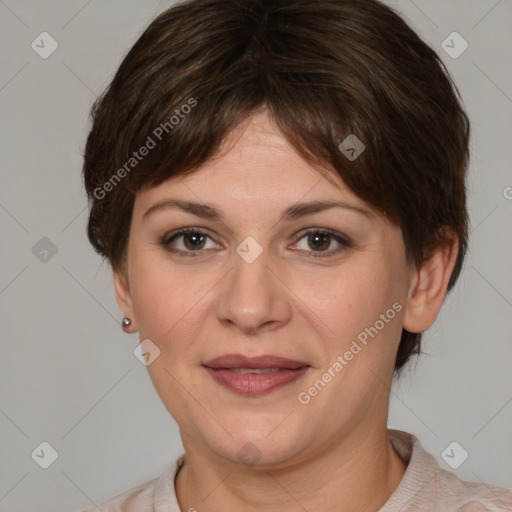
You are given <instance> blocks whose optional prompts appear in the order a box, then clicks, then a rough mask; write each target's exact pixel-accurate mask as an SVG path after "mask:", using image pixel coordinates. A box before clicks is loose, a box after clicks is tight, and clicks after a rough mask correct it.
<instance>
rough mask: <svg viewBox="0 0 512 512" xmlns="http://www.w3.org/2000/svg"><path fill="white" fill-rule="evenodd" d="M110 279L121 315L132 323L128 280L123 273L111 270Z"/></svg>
mask: <svg viewBox="0 0 512 512" xmlns="http://www.w3.org/2000/svg"><path fill="white" fill-rule="evenodd" d="M112 278H113V281H114V291H115V295H116V301H117V305H118V306H119V309H120V310H121V312H122V313H123V316H125V317H128V318H131V319H132V322H133V321H134V320H135V318H134V313H133V306H132V297H131V292H130V285H129V282H128V278H127V276H125V274H124V272H122V271H120V270H112Z"/></svg>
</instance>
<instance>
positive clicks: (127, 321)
mask: <svg viewBox="0 0 512 512" xmlns="http://www.w3.org/2000/svg"><path fill="white" fill-rule="evenodd" d="M130 325H132V319H131V318H128V317H126V316H125V317H124V318H123V321H122V322H121V327H122V329H123V331H126V330H127V329H128V327H130Z"/></svg>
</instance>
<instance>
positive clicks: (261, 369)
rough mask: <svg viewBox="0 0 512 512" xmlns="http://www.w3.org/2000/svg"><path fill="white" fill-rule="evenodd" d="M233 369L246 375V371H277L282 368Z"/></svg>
mask: <svg viewBox="0 0 512 512" xmlns="http://www.w3.org/2000/svg"><path fill="white" fill-rule="evenodd" d="M230 370H231V371H233V372H236V373H241V374H242V375H245V374H246V373H257V374H258V375H259V374H262V373H275V372H278V371H279V370H280V368H230Z"/></svg>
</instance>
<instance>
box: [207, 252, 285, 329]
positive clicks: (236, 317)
mask: <svg viewBox="0 0 512 512" xmlns="http://www.w3.org/2000/svg"><path fill="white" fill-rule="evenodd" d="M240 254H242V256H240V255H239V254H238V253H234V254H233V260H234V262H233V266H234V268H232V270H231V271H230V272H228V274H227V275H226V279H225V281H224V283H223V287H222V288H221V292H220V297H219V298H218V303H217V317H218V319H219V321H220V322H221V323H223V324H225V325H228V326H229V327H230V328H234V329H238V330H239V331H240V332H243V333H244V334H255V333H259V332H264V331H268V330H274V329H277V328H279V327H280V326H283V325H285V324H286V323H287V322H289V321H290V318H291V311H292V307H291V302H290V295H291V292H290V291H289V289H288V288H287V286H286V284H285V282H286V279H284V275H282V272H280V271H279V265H278V264H276V262H275V261H272V257H271V255H270V254H269V251H267V250H265V249H264V250H263V252H262V253H261V254H259V255H258V256H257V257H256V258H255V259H254V260H253V261H252V262H251V258H245V257H244V256H243V253H240ZM280 274H281V275H280Z"/></svg>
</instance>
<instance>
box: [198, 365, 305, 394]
mask: <svg viewBox="0 0 512 512" xmlns="http://www.w3.org/2000/svg"><path fill="white" fill-rule="evenodd" d="M204 368H205V369H206V371H207V372H208V373H209V374H210V375H211V376H212V377H213V379H214V380H215V381H216V382H217V383H218V384H221V385H222V386H225V387H227V388H229V389H230V390H231V391H234V392H236V393H240V394H242V395H248V396H260V395H264V394H266V393H270V392H271V391H274V390H275V389H278V388H281V387H283V386H286V385H287V384H291V383H292V382H295V381H297V380H298V379H300V378H301V377H302V376H303V375H304V374H305V373H306V372H307V371H308V369H309V366H303V367H302V368H298V369H297V370H287V369H282V370H279V371H278V372H272V373H259V374H258V373H245V374H243V373H237V372H234V371H231V370H226V369H218V370H217V369H213V368H208V367H207V366H205V367H204Z"/></svg>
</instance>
